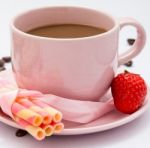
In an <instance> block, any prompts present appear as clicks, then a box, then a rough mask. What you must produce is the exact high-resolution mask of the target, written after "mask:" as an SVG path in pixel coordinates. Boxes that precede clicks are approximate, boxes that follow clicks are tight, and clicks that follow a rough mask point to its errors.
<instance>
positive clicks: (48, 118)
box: [19, 98, 52, 124]
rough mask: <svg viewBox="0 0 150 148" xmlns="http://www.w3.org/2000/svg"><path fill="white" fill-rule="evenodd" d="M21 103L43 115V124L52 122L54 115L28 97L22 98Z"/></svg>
mask: <svg viewBox="0 0 150 148" xmlns="http://www.w3.org/2000/svg"><path fill="white" fill-rule="evenodd" d="M19 104H21V105H23V106H24V107H26V108H28V109H30V110H32V111H34V112H36V113H38V114H39V115H41V116H42V117H43V124H49V123H51V121H52V116H51V115H50V114H49V113H48V112H46V111H44V109H42V108H41V107H39V106H37V105H35V104H34V103H32V102H31V101H30V100H29V99H28V98H24V99H20V100H19Z"/></svg>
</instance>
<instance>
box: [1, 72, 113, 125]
mask: <svg viewBox="0 0 150 148" xmlns="http://www.w3.org/2000/svg"><path fill="white" fill-rule="evenodd" d="M17 97H32V98H36V99H37V98H38V99H40V100H42V101H44V102H45V103H47V104H49V105H50V106H52V107H54V108H56V109H58V110H59V111H61V112H62V114H63V119H64V120H68V121H73V122H78V123H88V122H91V121H93V120H96V119H97V118H100V117H101V116H103V115H104V114H106V113H108V112H110V111H112V110H113V109H114V105H113V103H112V101H111V98H110V99H109V100H107V101H105V102H92V101H80V100H71V99H67V98H62V97H59V96H55V95H51V94H42V93H41V92H39V91H34V90H26V89H19V88H18V87H17V84H16V82H15V80H14V76H13V73H12V72H11V71H4V72H2V73H1V74H0V107H1V109H2V110H3V112H4V113H6V114H7V115H9V116H10V117H12V118H13V115H12V112H11V106H12V104H13V102H14V101H15V99H16V98H17Z"/></svg>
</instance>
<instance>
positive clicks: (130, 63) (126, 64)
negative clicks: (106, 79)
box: [124, 61, 133, 67]
mask: <svg viewBox="0 0 150 148" xmlns="http://www.w3.org/2000/svg"><path fill="white" fill-rule="evenodd" d="M124 65H125V66H127V67H131V66H132V65H133V62H132V61H129V62H127V63H125V64H124Z"/></svg>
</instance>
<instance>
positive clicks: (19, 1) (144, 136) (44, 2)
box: [0, 0, 150, 148]
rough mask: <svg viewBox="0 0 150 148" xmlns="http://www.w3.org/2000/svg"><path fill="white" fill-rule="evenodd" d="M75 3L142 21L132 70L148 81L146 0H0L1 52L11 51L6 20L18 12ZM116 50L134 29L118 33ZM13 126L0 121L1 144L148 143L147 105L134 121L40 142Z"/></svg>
mask: <svg viewBox="0 0 150 148" xmlns="http://www.w3.org/2000/svg"><path fill="white" fill-rule="evenodd" d="M48 5H49V6H53V5H74V6H86V7H90V8H94V9H98V10H104V11H106V12H109V13H110V14H112V15H114V16H116V17H123V16H130V17H134V18H136V19H137V20H138V21H139V22H141V23H142V25H143V26H144V28H145V30H146V32H147V43H146V46H145V48H144V50H143V51H142V53H141V54H140V55H139V56H138V57H136V58H135V59H134V66H133V68H132V69H131V71H134V72H136V73H140V74H141V75H142V76H143V77H144V78H145V80H146V82H147V83H148V84H150V79H149V77H150V70H149V67H150V66H149V64H150V41H149V34H150V7H149V6H150V4H149V0H0V56H5V55H10V32H9V31H10V30H9V23H10V21H11V19H12V18H13V17H14V16H15V15H17V14H18V13H20V12H22V11H24V10H27V9H31V8H36V7H41V6H48ZM120 35H121V41H120V49H119V52H123V51H125V49H124V47H126V48H127V44H126V41H125V39H126V38H127V37H134V36H135V30H134V29H132V28H131V29H130V28H126V29H124V30H123V31H122V32H121V33H120ZM15 131H16V129H14V128H12V127H9V126H7V125H4V124H3V123H0V147H5V148H10V147H11V148H41V147H42V148H48V147H51V148H83V147H84V148H132V147H135V148H141V147H142V148H148V147H149V146H150V139H149V137H150V109H149V110H148V111H147V112H146V113H145V114H143V115H142V117H140V118H138V119H136V120H135V121H133V122H131V123H129V124H127V125H124V126H121V127H118V128H115V129H112V130H109V131H105V132H101V133H97V134H91V135H81V136H53V137H51V138H47V139H46V140H43V141H42V142H38V141H36V140H34V139H33V138H32V137H31V136H29V135H28V136H26V137H23V138H17V137H15Z"/></svg>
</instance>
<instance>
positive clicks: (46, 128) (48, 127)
mask: <svg viewBox="0 0 150 148" xmlns="http://www.w3.org/2000/svg"><path fill="white" fill-rule="evenodd" d="M40 127H41V128H42V129H43V130H44V131H45V135H46V136H51V135H52V134H53V133H54V127H53V126H52V125H44V124H42V125H41V126H40Z"/></svg>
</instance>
